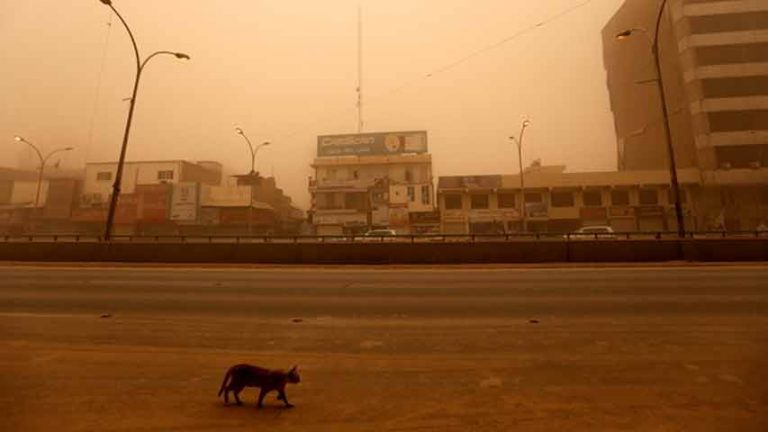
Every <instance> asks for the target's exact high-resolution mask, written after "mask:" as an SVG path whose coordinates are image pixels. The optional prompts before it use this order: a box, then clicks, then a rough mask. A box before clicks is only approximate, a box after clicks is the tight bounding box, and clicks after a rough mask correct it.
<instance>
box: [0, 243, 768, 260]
mask: <svg viewBox="0 0 768 432" xmlns="http://www.w3.org/2000/svg"><path fill="white" fill-rule="evenodd" d="M680 260H683V261H699V262H759V261H766V262H768V238H743V239H737V238H730V239H686V240H666V239H662V240H610V241H607V240H597V241H592V240H583V241H517V242H503V241H502V242H474V243H473V242H445V243H444V242H435V243H412V244H403V243H182V242H174V243H156V242H5V243H2V242H0V261H19V262H115V263H116V262H124V263H224V264H226V263H237V264H334V265H338V264H374V265H376V264H381V265H384V264H491V263H495V264H510V263H567V262H573V263H622V262H627V263H632V262H644V263H651V262H667V261H680Z"/></svg>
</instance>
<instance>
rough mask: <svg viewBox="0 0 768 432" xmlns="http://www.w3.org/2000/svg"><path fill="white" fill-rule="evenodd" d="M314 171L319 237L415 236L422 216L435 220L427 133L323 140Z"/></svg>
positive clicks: (312, 190) (313, 214) (313, 215)
mask: <svg viewBox="0 0 768 432" xmlns="http://www.w3.org/2000/svg"><path fill="white" fill-rule="evenodd" d="M312 168H313V170H314V177H313V178H310V180H309V192H310V194H311V196H312V209H311V210H310V214H311V222H312V225H313V227H314V229H315V232H316V233H317V234H319V235H341V234H360V233H363V232H365V231H367V230H369V229H372V228H391V229H394V230H395V231H397V232H398V233H403V234H405V233H410V232H417V231H420V229H421V228H422V227H417V225H419V224H418V223H417V222H418V221H419V220H422V221H423V220H427V219H428V218H420V216H423V215H429V214H434V208H435V203H434V191H433V179H432V157H431V155H430V154H428V153H427V134H426V132H421V131H417V132H389V133H373V134H360V135H333V136H321V137H319V138H318V157H317V158H316V159H315V160H314V162H313V164H312ZM434 227H435V229H437V217H435V226H434Z"/></svg>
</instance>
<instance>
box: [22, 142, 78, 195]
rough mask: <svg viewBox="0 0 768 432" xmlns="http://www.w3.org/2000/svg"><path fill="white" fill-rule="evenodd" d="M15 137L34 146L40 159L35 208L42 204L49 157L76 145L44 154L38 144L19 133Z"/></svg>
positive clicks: (71, 148)
mask: <svg viewBox="0 0 768 432" xmlns="http://www.w3.org/2000/svg"><path fill="white" fill-rule="evenodd" d="M13 139H14V140H16V142H20V143H24V144H26V145H28V146H30V147H32V149H33V150H34V151H35V153H36V154H37V157H38V159H39V160H40V168H39V171H40V172H39V173H38V175H37V193H36V194H35V208H38V207H39V206H40V188H41V185H42V184H43V173H44V172H45V164H46V163H47V162H48V159H50V158H51V156H53V155H55V154H56V153H61V152H65V151H72V150H74V149H75V148H74V147H63V148H60V149H55V150H52V151H51V152H50V153H48V154H47V155H45V156H43V153H42V152H41V151H40V149H39V148H37V146H36V145H34V144H32V143H31V142H29V141H27V140H26V139H24V137H21V136H18V135H17V136H15V137H13Z"/></svg>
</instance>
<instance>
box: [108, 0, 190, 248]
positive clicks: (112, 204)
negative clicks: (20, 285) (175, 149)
mask: <svg viewBox="0 0 768 432" xmlns="http://www.w3.org/2000/svg"><path fill="white" fill-rule="evenodd" d="M99 1H100V2H101V3H103V4H105V5H107V6H109V8H110V9H112V12H114V13H115V15H117V17H118V18H119V19H120V22H122V23H123V27H125V30H126V31H127V32H128V36H130V38H131V44H133V52H134V54H135V55H136V78H135V80H134V83H133V94H132V96H131V99H130V103H131V104H130V108H128V120H127V121H126V122H125V132H124V133H123V145H122V147H121V148H120V159H118V162H117V173H116V174H115V183H114V184H113V185H112V198H111V199H110V201H109V213H108V214H107V226H106V228H105V231H104V240H109V239H110V237H111V235H112V224H113V223H114V220H115V210H116V209H117V202H118V198H119V196H120V185H121V183H122V179H123V166H124V165H125V153H126V149H127V148H128V137H129V135H130V133H131V123H132V121H133V109H134V107H135V106H136V94H137V93H138V90H139V81H140V80H141V73H142V72H143V71H144V67H145V66H146V65H147V63H149V61H150V60H152V59H153V58H154V57H156V56H159V55H172V56H174V57H176V58H178V59H184V60H189V56H188V55H186V54H184V53H180V52H173V51H156V52H154V53H152V54H150V55H149V57H147V58H146V59H144V61H141V56H140V55H139V48H138V46H137V45H136V39H135V38H134V37H133V32H131V28H130V27H128V23H126V22H125V20H124V19H123V17H122V15H120V13H119V12H118V11H117V9H115V7H114V6H113V5H112V0H99Z"/></svg>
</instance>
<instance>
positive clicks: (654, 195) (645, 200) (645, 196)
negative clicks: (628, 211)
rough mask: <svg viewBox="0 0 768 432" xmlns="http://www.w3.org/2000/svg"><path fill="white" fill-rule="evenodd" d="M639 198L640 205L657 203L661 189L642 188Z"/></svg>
mask: <svg viewBox="0 0 768 432" xmlns="http://www.w3.org/2000/svg"><path fill="white" fill-rule="evenodd" d="M638 200H639V202H640V205H657V204H659V191H658V190H656V189H640V192H639V193H638Z"/></svg>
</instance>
